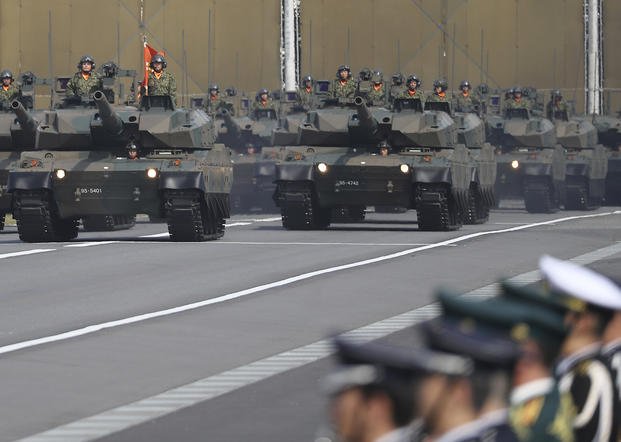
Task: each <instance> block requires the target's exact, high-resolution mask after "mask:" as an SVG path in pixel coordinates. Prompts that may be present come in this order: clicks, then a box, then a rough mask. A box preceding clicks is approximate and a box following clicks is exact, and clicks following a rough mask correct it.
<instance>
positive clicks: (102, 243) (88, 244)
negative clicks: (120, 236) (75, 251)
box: [64, 241, 120, 247]
mask: <svg viewBox="0 0 621 442" xmlns="http://www.w3.org/2000/svg"><path fill="white" fill-rule="evenodd" d="M119 242H120V241H91V242H81V243H76V244H67V245H66V246H64V247H93V246H105V245H106V244H118V243H119Z"/></svg>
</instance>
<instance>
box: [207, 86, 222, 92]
mask: <svg viewBox="0 0 621 442" xmlns="http://www.w3.org/2000/svg"><path fill="white" fill-rule="evenodd" d="M212 91H215V92H220V87H219V86H218V85H217V84H211V85H209V89H208V92H212Z"/></svg>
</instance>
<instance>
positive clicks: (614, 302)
mask: <svg viewBox="0 0 621 442" xmlns="http://www.w3.org/2000/svg"><path fill="white" fill-rule="evenodd" d="M539 269H540V270H541V273H542V274H543V277H544V278H545V279H546V280H547V281H548V283H549V284H550V288H552V289H553V290H557V291H560V292H563V293H565V294H567V295H569V296H572V297H574V298H577V299H580V300H582V301H585V302H587V303H589V304H592V305H595V306H598V307H603V308H607V309H610V310H621V288H620V287H619V286H618V285H616V284H615V283H614V282H612V281H611V280H610V279H608V278H606V277H605V276H604V275H601V274H599V273H597V272H595V271H593V270H591V269H589V268H587V267H583V266H580V265H578V264H574V263H573V262H570V261H562V260H560V259H557V258H554V257H552V256H549V255H543V256H542V257H541V258H540V259H539Z"/></svg>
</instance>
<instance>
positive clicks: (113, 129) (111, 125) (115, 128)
mask: <svg viewBox="0 0 621 442" xmlns="http://www.w3.org/2000/svg"><path fill="white" fill-rule="evenodd" d="M93 100H94V101H95V104H96V105H97V109H99V117H100V118H101V123H102V125H103V127H104V128H105V129H106V130H107V131H108V132H110V133H111V134H114V135H119V134H120V133H121V132H123V120H121V118H120V117H119V116H118V115H117V114H116V113H115V112H114V110H113V109H112V106H110V103H108V100H107V99H106V96H105V95H104V93H103V92H102V91H96V92H95V93H94V94H93Z"/></svg>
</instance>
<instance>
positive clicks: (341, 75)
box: [331, 64, 356, 98]
mask: <svg viewBox="0 0 621 442" xmlns="http://www.w3.org/2000/svg"><path fill="white" fill-rule="evenodd" d="M355 93H356V82H355V81H354V80H353V79H352V78H351V69H350V68H349V66H348V65H345V64H342V65H340V66H339V67H338V69H337V71H336V79H335V80H334V81H333V82H332V90H331V96H332V98H353V97H354V94H355Z"/></svg>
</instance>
